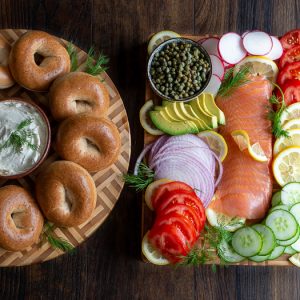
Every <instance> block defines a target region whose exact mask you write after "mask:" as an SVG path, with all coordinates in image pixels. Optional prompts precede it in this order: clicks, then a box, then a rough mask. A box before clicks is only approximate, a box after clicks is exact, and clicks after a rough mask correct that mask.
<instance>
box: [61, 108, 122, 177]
mask: <svg viewBox="0 0 300 300" xmlns="http://www.w3.org/2000/svg"><path fill="white" fill-rule="evenodd" d="M120 148H121V137H120V134H119V131H118V129H117V127H116V125H115V124H113V123H112V122H111V121H110V120H108V119H106V118H100V117H95V116H92V115H89V114H79V115H76V116H73V117H71V118H68V119H66V120H65V121H63V122H62V123H61V125H60V126H59V128H58V132H57V138H56V151H57V153H58V154H59V155H60V156H61V157H62V158H63V159H66V160H70V161H73V162H75V163H78V164H79V165H81V166H82V167H84V168H85V169H86V170H88V171H89V172H97V171H100V170H103V169H105V168H107V167H108V166H110V165H111V164H113V163H114V162H115V161H116V160H117V158H118V155H119V153H120Z"/></svg>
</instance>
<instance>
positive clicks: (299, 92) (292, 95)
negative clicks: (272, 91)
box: [277, 79, 300, 106]
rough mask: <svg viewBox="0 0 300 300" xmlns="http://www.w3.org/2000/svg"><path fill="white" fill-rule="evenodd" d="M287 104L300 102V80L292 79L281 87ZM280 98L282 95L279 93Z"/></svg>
mask: <svg viewBox="0 0 300 300" xmlns="http://www.w3.org/2000/svg"><path fill="white" fill-rule="evenodd" d="M281 89H282V92H283V94H284V101H285V104H286V105H287V106H288V105H291V104H293V103H296V102H300V80H295V79H291V80H289V81H287V82H286V83H285V84H283V85H282V86H281ZM277 96H279V97H280V94H278V93H277Z"/></svg>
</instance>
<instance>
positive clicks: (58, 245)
mask: <svg viewBox="0 0 300 300" xmlns="http://www.w3.org/2000/svg"><path fill="white" fill-rule="evenodd" d="M53 231H54V226H53V225H51V224H50V223H49V222H46V223H45V224H44V230H43V238H44V239H45V240H47V241H48V243H49V244H50V245H51V247H52V248H54V249H59V250H62V251H64V252H69V253H72V252H74V249H75V248H74V246H73V245H72V244H70V243H69V242H68V241H66V240H65V239H62V238H58V237H56V236H54V235H53Z"/></svg>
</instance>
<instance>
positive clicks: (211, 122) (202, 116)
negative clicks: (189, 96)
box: [189, 99, 218, 128]
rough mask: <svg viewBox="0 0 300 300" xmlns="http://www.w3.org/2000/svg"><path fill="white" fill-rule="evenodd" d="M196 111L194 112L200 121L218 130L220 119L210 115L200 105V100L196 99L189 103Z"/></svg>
mask: <svg viewBox="0 0 300 300" xmlns="http://www.w3.org/2000/svg"><path fill="white" fill-rule="evenodd" d="M189 104H190V105H191V107H192V109H193V110H194V112H195V113H196V114H197V116H198V117H199V119H201V120H203V121H204V122H205V123H206V124H208V125H209V126H210V127H211V128H217V127H218V119H217V117H216V116H210V115H208V114H207V113H206V112H205V111H204V110H203V109H202V108H201V106H200V105H199V103H198V99H194V100H192V101H191V102H190V103H189Z"/></svg>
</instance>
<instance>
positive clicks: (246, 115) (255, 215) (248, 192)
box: [210, 78, 272, 219]
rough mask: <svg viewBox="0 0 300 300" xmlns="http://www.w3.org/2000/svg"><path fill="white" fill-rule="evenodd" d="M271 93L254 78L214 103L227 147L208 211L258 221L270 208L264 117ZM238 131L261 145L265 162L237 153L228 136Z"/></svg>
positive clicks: (268, 146) (268, 132)
mask: <svg viewBox="0 0 300 300" xmlns="http://www.w3.org/2000/svg"><path fill="white" fill-rule="evenodd" d="M271 93H272V88H271V84H270V83H269V82H268V81H267V80H264V79H262V78H257V79H254V80H251V81H250V82H248V83H246V84H244V85H243V86H240V87H238V88H237V89H236V90H235V91H234V92H233V93H232V94H231V95H230V96H227V97H224V98H223V97H218V98H217V100H216V101H217V105H218V106H219V108H220V109H221V110H222V111H223V112H224V114H225V117H226V125H225V126H222V127H221V129H220V134H222V135H223V137H224V138H225V140H226V142H227V145H228V155H227V157H226V159H225V161H224V162H223V167H224V173H223V177H222V181H221V183H220V184H219V186H218V188H217V190H216V193H215V199H216V200H215V201H213V202H212V203H211V204H210V208H212V209H214V210H215V211H217V212H220V213H223V214H226V215H229V216H232V217H234V216H239V217H244V218H246V219H260V218H263V217H264V215H265V213H266V211H267V210H268V208H269V204H270V199H271V193H272V175H271V171H270V161H271V158H272V133H271V122H270V121H269V120H268V117H267V114H268V106H269V98H270V96H271ZM239 129H241V130H246V131H247V132H248V134H249V137H250V141H251V144H254V143H256V142H259V143H260V145H261V147H262V148H263V150H264V152H265V154H266V156H267V157H268V162H264V163H262V162H257V161H255V160H254V159H253V158H251V157H250V155H249V154H248V153H247V151H243V152H241V151H240V150H239V148H238V146H237V144H236V143H235V142H234V140H233V138H232V137H231V132H232V131H234V130H239Z"/></svg>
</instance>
